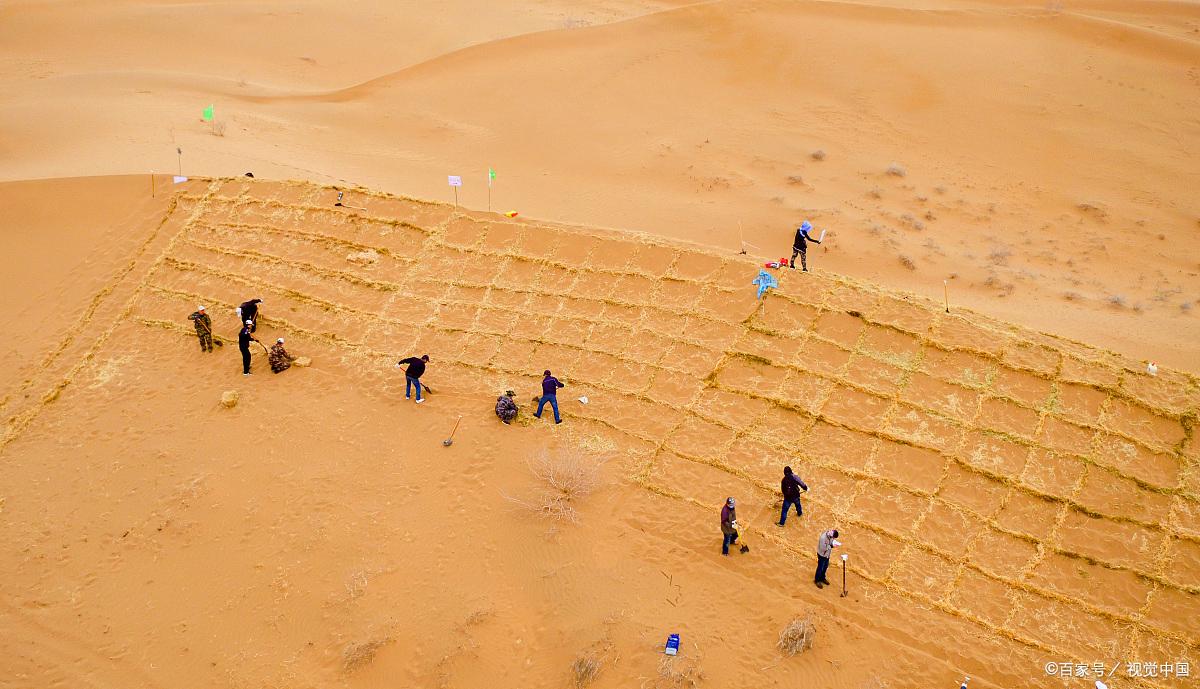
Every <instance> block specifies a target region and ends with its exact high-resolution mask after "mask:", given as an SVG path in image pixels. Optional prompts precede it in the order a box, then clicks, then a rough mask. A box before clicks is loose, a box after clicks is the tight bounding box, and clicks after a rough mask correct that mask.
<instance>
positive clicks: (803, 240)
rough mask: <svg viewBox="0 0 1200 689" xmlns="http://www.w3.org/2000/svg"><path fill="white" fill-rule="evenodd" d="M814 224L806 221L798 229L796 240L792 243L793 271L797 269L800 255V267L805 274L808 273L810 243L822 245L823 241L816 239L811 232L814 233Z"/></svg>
mask: <svg viewBox="0 0 1200 689" xmlns="http://www.w3.org/2000/svg"><path fill="white" fill-rule="evenodd" d="M812 228H813V226H812V223H810V222H809V221H807V220H805V221H804V222H803V223H801V224H800V227H798V228H796V239H794V240H793V241H792V269H793V270H794V269H795V268H796V255H797V254H799V255H800V267H801V268H803V269H804V272H806V273H807V272H808V243H809V242H813V243H814V244H820V243H821V240H819V239H815V238H814V237H813V236H812V235H810V234H809V232H812Z"/></svg>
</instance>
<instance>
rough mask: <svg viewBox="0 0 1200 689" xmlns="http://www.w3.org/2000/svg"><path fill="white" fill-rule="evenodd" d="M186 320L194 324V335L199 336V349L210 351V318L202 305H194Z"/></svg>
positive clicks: (211, 342) (211, 339)
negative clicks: (193, 309) (194, 307)
mask: <svg viewBox="0 0 1200 689" xmlns="http://www.w3.org/2000/svg"><path fill="white" fill-rule="evenodd" d="M188 320H189V321H191V322H192V325H194V326H196V337H198V338H200V351H202V352H211V351H212V350H213V337H212V319H211V318H209V317H208V314H207V313H205V312H204V307H203V306H198V307H196V310H195V311H194V312H193V313H192V315H190V316H188Z"/></svg>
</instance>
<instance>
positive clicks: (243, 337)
mask: <svg viewBox="0 0 1200 689" xmlns="http://www.w3.org/2000/svg"><path fill="white" fill-rule="evenodd" d="M252 332H254V321H252V320H246V321H244V322H243V324H242V331H241V332H240V333H238V349H239V350H241V352H242V375H243V376H248V375H250V343H251V342H252V341H253V342H258V338H256V337H255V336H253V335H251V334H250V333H252ZM259 344H262V343H261V342H259Z"/></svg>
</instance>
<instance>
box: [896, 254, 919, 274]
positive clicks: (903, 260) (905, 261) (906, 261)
mask: <svg viewBox="0 0 1200 689" xmlns="http://www.w3.org/2000/svg"><path fill="white" fill-rule="evenodd" d="M900 265H902V266H904V267H905V268H908V269H909V270H916V269H917V264H916V263H913V260H912V259H911V258H909V257H908V256H905V255H904V254H900Z"/></svg>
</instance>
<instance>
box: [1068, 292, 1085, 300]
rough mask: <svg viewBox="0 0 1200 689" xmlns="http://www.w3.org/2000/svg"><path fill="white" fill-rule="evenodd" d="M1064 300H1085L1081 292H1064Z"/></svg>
mask: <svg viewBox="0 0 1200 689" xmlns="http://www.w3.org/2000/svg"><path fill="white" fill-rule="evenodd" d="M1063 299H1066V300H1067V301H1080V300H1082V299H1083V295H1082V294H1080V293H1079V292H1063Z"/></svg>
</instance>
